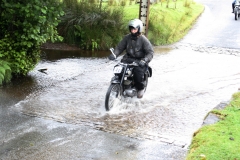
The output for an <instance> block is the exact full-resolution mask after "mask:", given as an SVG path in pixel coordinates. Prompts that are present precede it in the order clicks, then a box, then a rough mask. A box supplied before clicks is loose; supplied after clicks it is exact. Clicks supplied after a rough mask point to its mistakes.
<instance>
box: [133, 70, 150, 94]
mask: <svg viewBox="0 0 240 160" xmlns="http://www.w3.org/2000/svg"><path fill="white" fill-rule="evenodd" d="M146 71H147V66H145V67H140V66H137V67H134V69H133V75H134V76H133V79H134V82H135V87H136V89H137V90H142V89H144V87H145V86H144V83H143V82H144V73H145V72H146Z"/></svg>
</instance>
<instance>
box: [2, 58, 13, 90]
mask: <svg viewBox="0 0 240 160" xmlns="http://www.w3.org/2000/svg"><path fill="white" fill-rule="evenodd" d="M11 72H12V71H11V68H10V67H9V64H8V63H7V62H6V61H2V60H0V85H2V84H3V83H8V82H10V80H11V78H12V74H11Z"/></svg>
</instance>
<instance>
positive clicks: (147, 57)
mask: <svg viewBox="0 0 240 160" xmlns="http://www.w3.org/2000/svg"><path fill="white" fill-rule="evenodd" d="M124 50H126V54H125V55H124V56H123V59H122V60H126V59H135V60H144V61H145V62H146V63H149V62H150V61H151V60H152V58H153V54H154V51H153V47H152V44H151V43H150V41H149V40H148V39H147V38H146V37H145V36H144V35H139V36H138V37H137V38H135V40H133V38H132V35H131V34H128V35H126V36H124V38H123V39H122V41H121V42H119V44H118V45H117V47H116V48H115V50H114V53H115V54H116V56H119V55H120V54H121V53H123V51H124Z"/></svg>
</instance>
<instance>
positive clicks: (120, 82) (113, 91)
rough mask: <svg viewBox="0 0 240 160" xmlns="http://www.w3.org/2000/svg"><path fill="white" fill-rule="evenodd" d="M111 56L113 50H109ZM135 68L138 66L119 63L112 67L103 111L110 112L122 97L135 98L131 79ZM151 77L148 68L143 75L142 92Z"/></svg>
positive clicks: (135, 90)
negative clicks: (111, 75) (112, 74)
mask: <svg viewBox="0 0 240 160" xmlns="http://www.w3.org/2000/svg"><path fill="white" fill-rule="evenodd" d="M110 51H111V52H112V54H113V55H114V56H115V58H116V55H115V54H114V52H113V48H111V49H110ZM135 66H138V64H137V63H135V62H133V63H131V64H127V63H123V62H119V63H118V64H117V65H115V66H114V69H113V73H114V76H113V77H112V79H111V82H110V86H109V88H108V90H107V93H106V96H105V109H106V111H110V110H111V109H112V108H113V107H114V106H115V105H116V103H117V102H119V101H121V99H122V97H123V98H126V97H131V98H132V97H135V96H137V89H136V88H135V86H134V79H133V69H134V67H135ZM151 76H152V69H151V67H150V66H148V69H147V71H146V72H145V74H144V86H145V87H144V92H145V91H146V89H147V85H148V77H151Z"/></svg>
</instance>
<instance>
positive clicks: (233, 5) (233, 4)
mask: <svg viewBox="0 0 240 160" xmlns="http://www.w3.org/2000/svg"><path fill="white" fill-rule="evenodd" d="M235 3H236V0H234V1H233V2H232V9H233V11H234V7H235Z"/></svg>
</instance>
